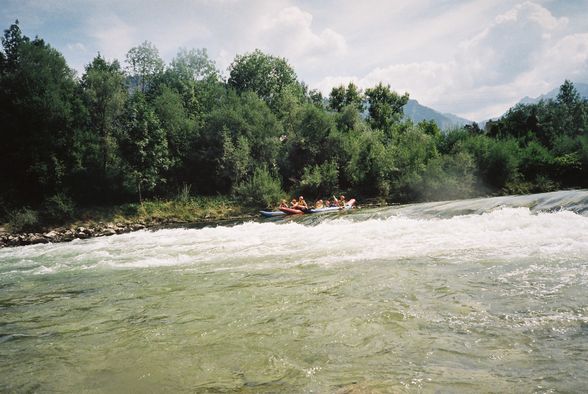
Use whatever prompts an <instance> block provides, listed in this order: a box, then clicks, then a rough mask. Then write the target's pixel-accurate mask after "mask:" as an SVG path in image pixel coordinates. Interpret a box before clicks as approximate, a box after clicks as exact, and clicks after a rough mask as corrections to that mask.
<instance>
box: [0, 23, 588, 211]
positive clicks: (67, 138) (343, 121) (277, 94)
mask: <svg viewBox="0 0 588 394" xmlns="http://www.w3.org/2000/svg"><path fill="white" fill-rule="evenodd" d="M225 74H226V76H224V75H225ZM407 101H408V94H406V93H405V94H399V93H397V92H395V91H393V90H392V89H391V88H390V86H389V85H386V84H382V83H379V84H377V85H376V86H373V87H370V88H366V89H365V90H361V89H359V88H358V87H357V86H356V85H354V84H353V83H350V84H348V85H347V86H335V87H333V88H332V90H331V92H330V94H329V95H328V97H324V96H323V95H322V94H321V93H320V92H319V91H316V90H312V89H310V88H309V87H308V86H307V85H306V84H305V83H304V82H302V81H300V80H299V78H298V76H297V75H296V72H295V70H294V69H293V68H292V66H290V64H289V63H288V61H287V60H286V59H284V58H279V57H275V56H272V55H271V54H266V53H264V52H262V51H260V50H255V51H253V52H250V53H245V54H240V55H237V56H236V57H235V58H234V60H233V62H232V63H231V65H230V66H229V68H228V70H226V73H223V72H221V70H219V69H218V68H217V66H216V64H215V62H214V61H213V60H211V59H210V58H209V56H208V53H207V51H206V49H180V50H179V51H178V53H177V55H176V56H175V58H174V59H173V60H172V61H171V63H170V64H165V62H164V61H163V60H162V58H161V57H160V55H159V52H158V50H157V48H156V47H155V46H154V45H153V44H152V43H150V42H147V41H145V42H144V43H142V44H141V45H139V46H137V47H134V48H131V49H130V50H129V51H128V53H127V54H126V58H125V59H124V62H123V63H122V64H121V62H119V61H118V60H108V59H105V58H104V57H103V56H101V55H100V54H97V56H96V57H95V58H94V59H93V60H92V61H91V62H90V63H89V64H87V65H86V66H85V70H84V72H83V74H82V75H81V76H79V75H77V74H76V72H75V71H73V70H72V69H71V68H70V67H69V66H68V64H67V63H66V61H65V59H64V57H63V56H62V54H61V53H59V51H57V50H56V49H54V48H52V47H51V45H50V44H48V43H46V42H45V41H44V40H43V39H42V38H39V37H36V38H34V39H31V38H29V37H26V36H25V35H23V33H22V31H21V29H20V27H19V24H18V21H17V22H15V23H14V24H12V25H11V26H10V27H9V28H8V29H6V30H5V31H4V35H3V37H2V50H1V51H0V138H1V143H0V163H1V164H0V165H1V168H2V171H1V175H0V177H1V178H0V221H1V220H7V219H8V218H9V217H10V216H11V215H14V214H15V212H21V213H22V212H24V211H23V210H28V211H29V212H30V211H35V212H41V214H42V215H43V217H44V218H45V219H44V220H46V221H52V220H53V221H59V220H62V219H64V218H66V217H68V216H71V215H73V212H74V210H75V208H76V207H84V206H109V205H115V204H123V203H127V202H138V201H143V200H149V199H174V198H178V196H226V197H229V198H231V199H233V200H234V201H236V202H237V203H239V204H247V205H250V206H253V207H258V208H265V207H269V206H275V204H277V202H278V201H279V200H280V198H282V197H285V196H291V195H295V194H300V193H304V195H305V196H307V197H306V198H307V200H313V199H315V198H318V197H322V196H330V195H332V193H339V192H345V193H347V195H349V196H354V197H356V198H358V199H360V200H361V199H366V198H377V199H379V200H381V201H387V202H395V203H405V202H415V201H427V200H445V199H460V198H467V197H474V196H479V195H497V194H506V193H510V194H516V193H532V192H542V191H551V190H555V189H561V188H578V187H579V188H582V187H587V186H588V102H587V101H586V100H585V99H582V98H581V97H580V96H579V94H578V93H577V91H576V89H575V88H574V85H573V84H572V83H571V82H570V81H568V80H566V81H563V84H562V85H561V87H560V91H559V94H558V96H557V98H556V99H554V100H544V101H541V102H539V103H538V104H531V105H517V106H515V107H513V108H511V109H510V110H509V111H508V112H507V113H506V114H505V115H504V116H502V117H501V118H500V119H498V120H493V121H489V122H488V123H487V124H486V125H485V126H484V127H483V128H480V127H479V126H478V125H477V124H475V123H473V124H471V125H468V126H465V127H463V128H456V129H453V130H449V131H442V130H440V129H439V127H437V125H436V124H435V123H434V122H432V121H423V122H420V123H416V124H415V123H413V122H412V121H410V120H409V119H407V118H405V117H404V116H403V110H402V108H403V106H404V105H405V104H406V102H407Z"/></svg>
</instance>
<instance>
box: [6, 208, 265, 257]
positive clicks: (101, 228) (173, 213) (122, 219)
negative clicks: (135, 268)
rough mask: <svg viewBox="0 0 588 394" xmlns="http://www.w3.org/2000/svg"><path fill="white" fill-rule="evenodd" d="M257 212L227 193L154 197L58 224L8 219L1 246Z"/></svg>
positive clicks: (240, 217) (212, 220)
mask: <svg viewBox="0 0 588 394" xmlns="http://www.w3.org/2000/svg"><path fill="white" fill-rule="evenodd" d="M256 213H257V214H258V211H257V210H255V209H252V208H246V207H243V206H240V205H239V204H236V203H235V202H234V201H231V200H230V199H227V198H224V197H209V198H194V197H193V198H187V199H183V200H179V199H176V200H154V201H144V202H143V203H142V204H141V203H130V204H123V205H117V206H111V207H95V208H86V209H80V210H79V211H78V212H76V213H75V216H73V217H72V218H71V220H68V221H66V222H63V223H60V224H59V225H33V226H29V227H28V228H26V227H25V230H22V231H11V228H10V227H11V225H10V224H9V223H6V224H4V225H3V226H0V248H2V247H7V246H25V245H34V244H40V243H50V242H51V243H56V242H68V241H73V240H74V239H86V238H93V237H104V236H110V235H115V234H123V233H128V232H131V231H137V230H142V229H150V228H158V227H165V226H171V225H177V224H208V223H217V222H221V221H236V220H244V219H252V218H254V217H256V216H257V215H256Z"/></svg>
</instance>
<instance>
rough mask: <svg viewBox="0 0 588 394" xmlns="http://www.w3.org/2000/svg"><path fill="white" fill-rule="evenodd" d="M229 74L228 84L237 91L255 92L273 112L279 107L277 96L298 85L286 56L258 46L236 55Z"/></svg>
mask: <svg viewBox="0 0 588 394" xmlns="http://www.w3.org/2000/svg"><path fill="white" fill-rule="evenodd" d="M229 74H230V75H229V80H228V84H229V86H231V87H233V88H235V89H236V90H237V91H238V92H244V91H247V90H249V91H253V92H255V93H257V95H258V96H259V97H261V99H263V100H264V101H265V102H266V103H267V104H268V105H269V106H270V108H271V109H272V110H273V111H274V112H275V111H276V110H277V109H278V108H277V102H278V99H279V96H280V95H281V94H282V93H283V92H285V91H286V90H287V88H288V87H291V86H293V85H294V86H297V85H298V83H297V80H296V73H295V72H294V69H293V68H292V67H291V66H290V65H289V64H288V62H287V61H286V59H284V58H279V57H275V56H271V55H267V54H265V53H263V52H262V51H260V50H259V49H256V50H255V51H253V52H251V53H247V54H245V55H237V56H236V57H235V60H234V61H233V63H231V65H230V67H229ZM300 95H302V89H301V88H300Z"/></svg>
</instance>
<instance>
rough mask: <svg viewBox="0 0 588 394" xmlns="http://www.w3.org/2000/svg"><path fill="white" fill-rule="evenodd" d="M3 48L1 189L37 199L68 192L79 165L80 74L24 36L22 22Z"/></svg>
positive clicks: (24, 199) (18, 197) (9, 31)
mask: <svg viewBox="0 0 588 394" xmlns="http://www.w3.org/2000/svg"><path fill="white" fill-rule="evenodd" d="M2 46H3V61H2V63H1V68H0V124H1V127H0V139H1V141H2V143H1V144H0V167H1V168H3V169H7V170H4V171H3V174H2V178H3V181H2V186H1V187H0V189H2V191H1V192H0V193H8V194H10V196H9V197H7V198H9V199H16V200H18V201H20V202H21V203H22V202H36V201H39V200H41V199H42V198H44V197H47V196H48V195H50V194H54V193H56V192H59V191H62V190H61V189H62V188H63V187H64V184H63V181H64V179H65V178H66V177H67V175H68V171H69V169H70V168H71V167H72V166H74V165H75V163H74V161H75V157H76V155H75V147H76V145H75V143H74V130H75V127H76V123H77V118H76V117H77V115H78V114H79V113H80V103H79V100H77V97H76V94H75V87H76V82H75V79H74V72H73V71H72V70H71V69H70V68H69V67H68V66H67V64H66V62H65V59H64V58H63V56H62V55H61V54H60V53H59V52H58V51H57V50H55V49H53V48H52V47H51V46H49V45H48V44H46V43H45V42H44V41H43V40H42V39H40V38H36V39H34V40H32V41H31V40H29V38H27V37H26V36H23V35H22V33H21V31H20V27H19V26H18V23H14V24H13V25H12V26H10V28H9V29H7V30H6V31H5V33H4V37H3V39H2ZM8 169H9V170H8Z"/></svg>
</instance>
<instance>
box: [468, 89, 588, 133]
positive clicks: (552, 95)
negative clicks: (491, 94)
mask: <svg viewBox="0 0 588 394" xmlns="http://www.w3.org/2000/svg"><path fill="white" fill-rule="evenodd" d="M573 84H574V87H575V88H576V90H577V91H578V94H579V95H580V97H582V98H583V99H585V100H588V83H582V82H573ZM559 88H560V87H559V86H558V87H557V88H555V89H552V90H550V91H549V92H547V93H545V94H542V95H541V96H539V97H535V98H533V97H529V96H525V97H523V98H522V99H521V100H520V101H519V102H518V103H517V104H523V105H530V104H537V103H538V102H539V101H541V100H554V99H556V98H557V94H558V93H559ZM503 116H504V114H503V115H501V116H497V117H495V118H492V119H487V120H484V121H482V122H479V126H480V128H482V129H483V128H484V127H486V123H488V121H489V120H497V119H500V118H502V117H503Z"/></svg>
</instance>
